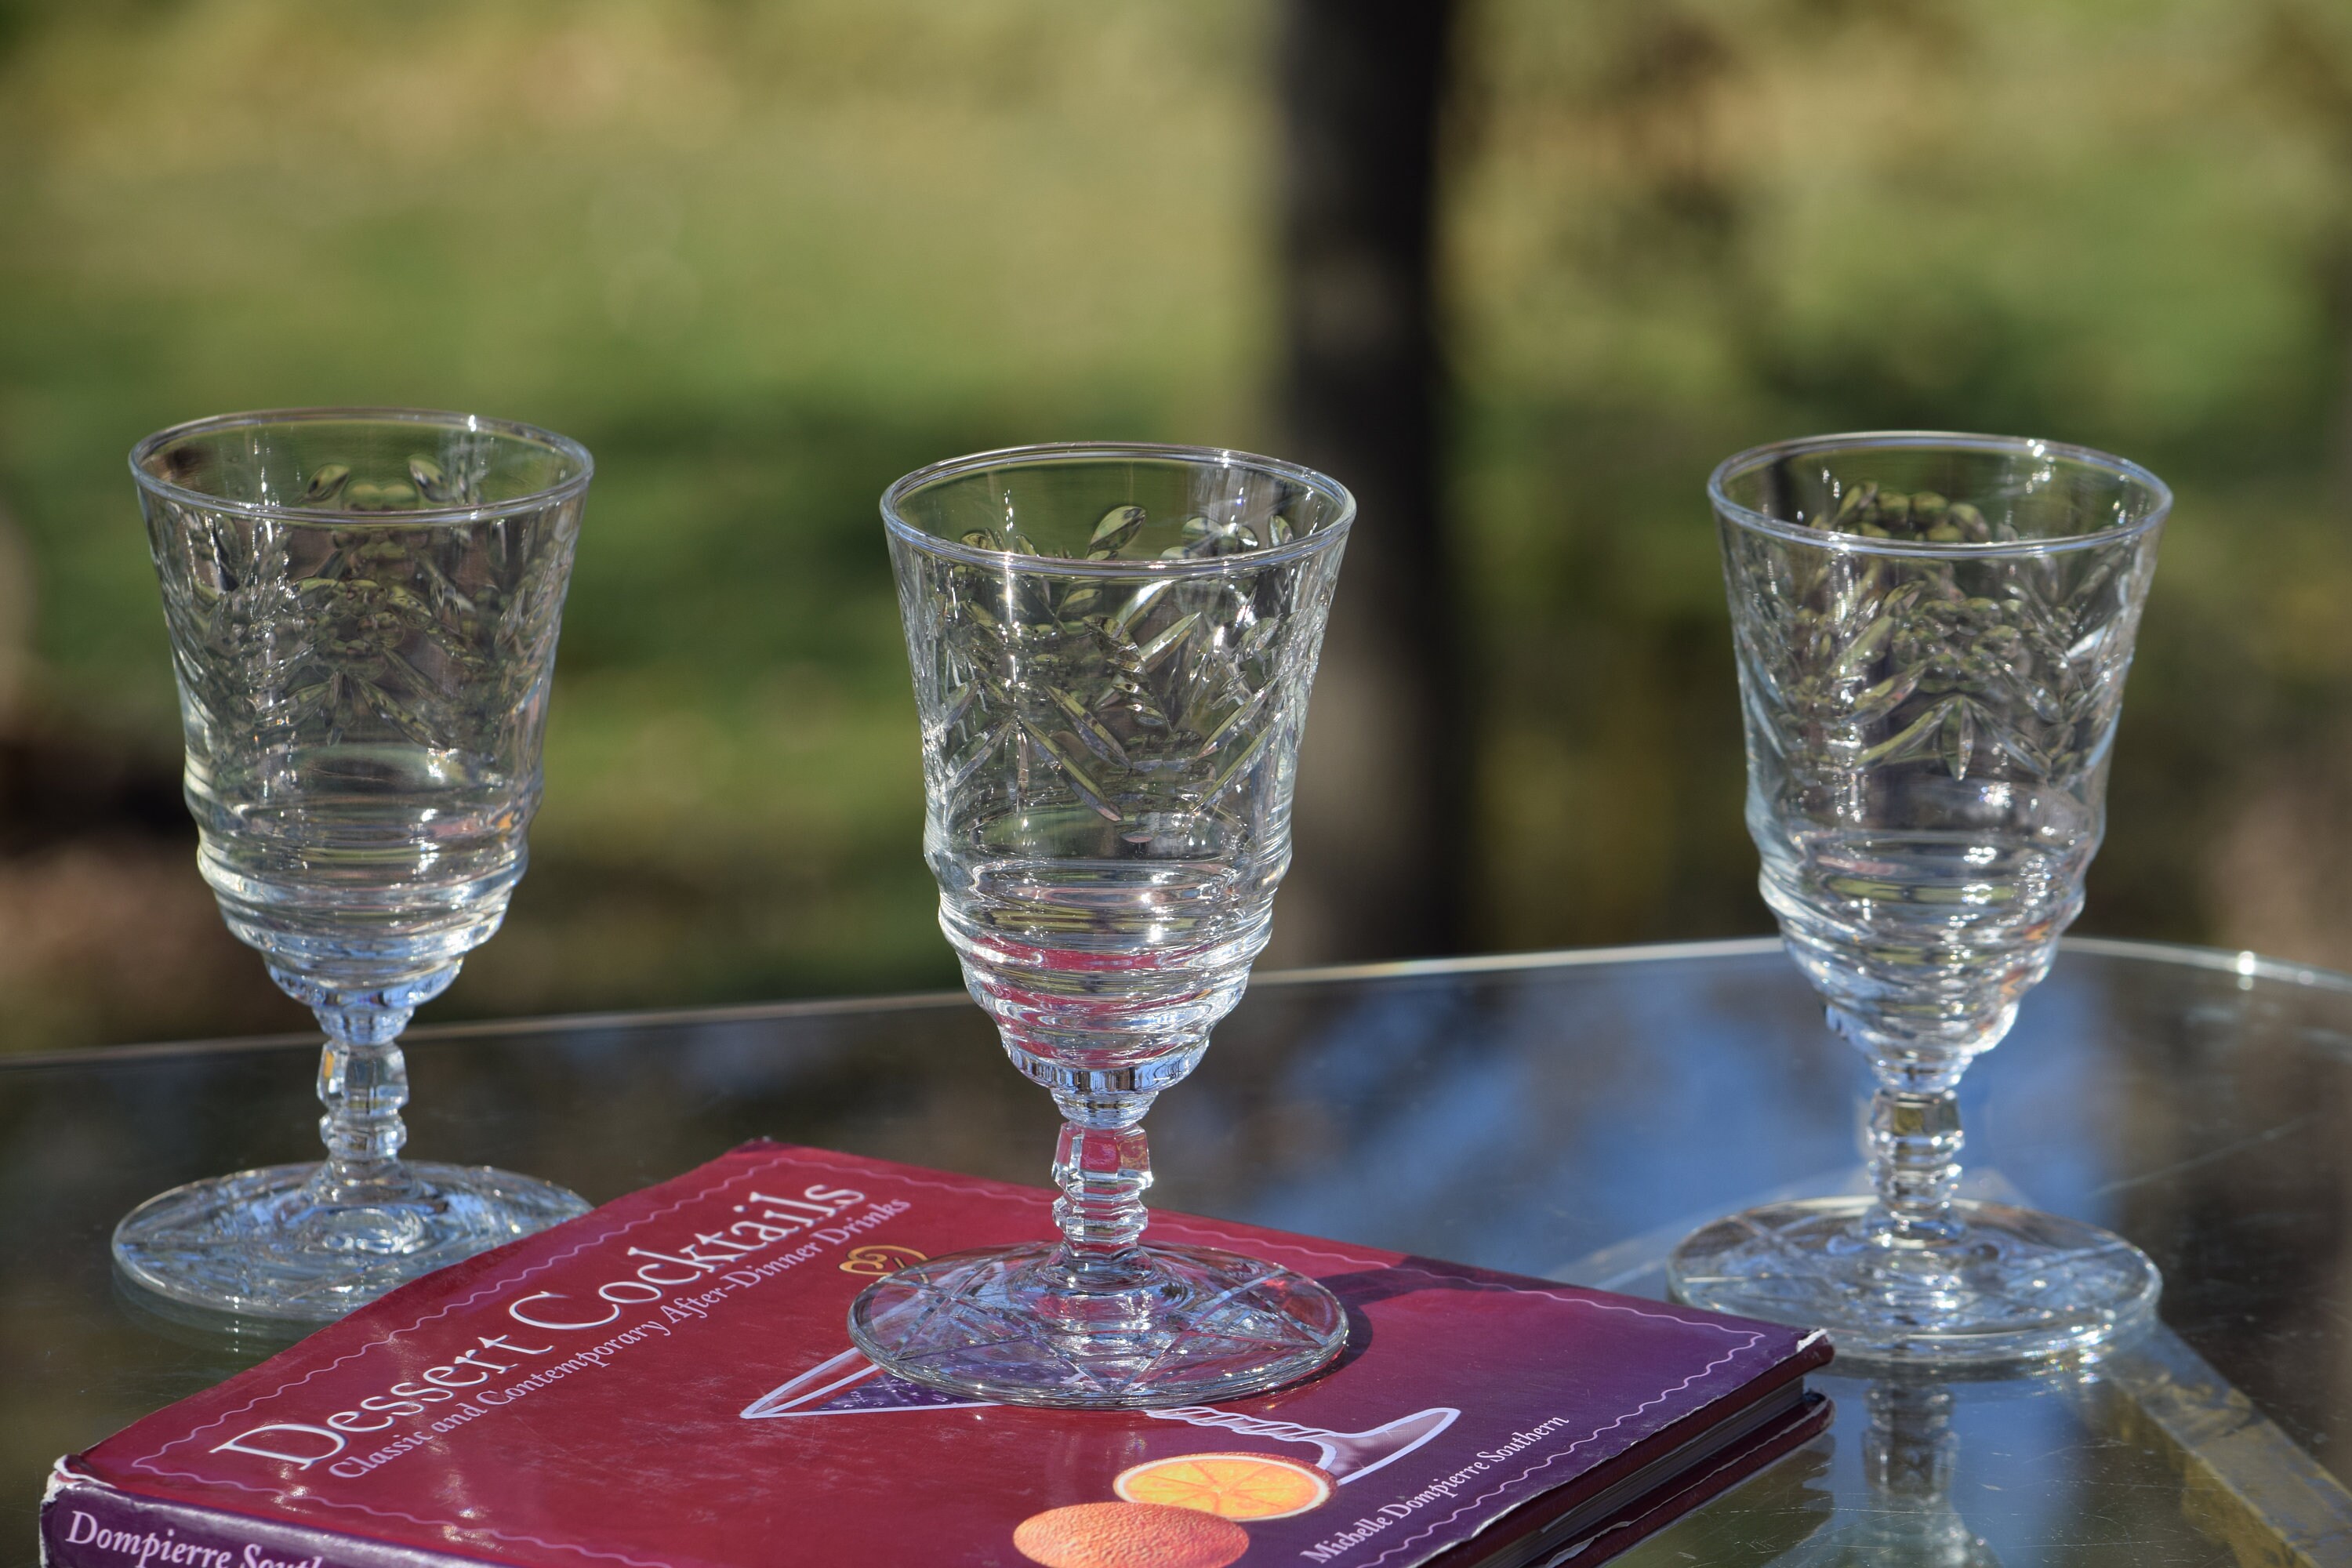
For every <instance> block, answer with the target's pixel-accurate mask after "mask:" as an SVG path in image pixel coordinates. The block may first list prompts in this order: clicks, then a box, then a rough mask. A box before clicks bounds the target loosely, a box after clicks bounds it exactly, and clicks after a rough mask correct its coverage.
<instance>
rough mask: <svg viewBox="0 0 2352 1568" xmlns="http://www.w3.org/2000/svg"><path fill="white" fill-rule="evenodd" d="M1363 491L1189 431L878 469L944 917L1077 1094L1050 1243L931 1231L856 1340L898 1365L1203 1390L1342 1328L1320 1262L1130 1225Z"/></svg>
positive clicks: (1230, 942)
mask: <svg viewBox="0 0 2352 1568" xmlns="http://www.w3.org/2000/svg"><path fill="white" fill-rule="evenodd" d="M1354 512H1355V503H1354V501H1353V500H1351V499H1350V498H1349V494H1348V492H1347V491H1346V490H1345V489H1341V488H1340V487H1339V485H1338V484H1336V483H1334V482H1333V481H1332V480H1330V479H1326V478H1325V477H1323V476H1322V475H1320V474H1317V473H1314V472H1311V471H1309V470H1307V469H1306V468H1298V467H1297V466H1295V465H1293V464H1289V463H1283V462H1276V461H1274V460H1272V459H1269V458H1254V457H1249V456H1246V455H1244V454H1241V453H1236V452H1227V451H1219V450H1212V449H1204V448H1197V447H1144V446H1055V447H1022V448H1017V449H1014V450H1010V451H1003V452H991V453H985V454H982V455H981V456H978V457H971V458H959V459H956V460H954V461H952V462H947V463H941V464H939V465H937V466H935V467H932V468H924V469H922V470H920V471H919V472H916V473H913V474H909V475H908V476H907V477H906V478H905V479H900V480H899V481H898V483H897V484H895V485H892V486H891V487H890V489H888V490H887V492H886V493H885V494H884V496H883V498H882V514H883V521H884V522H885V523H886V525H887V531H888V536H889V542H890V555H891V563H892V565H893V568H894V570H895V572H896V574H897V577H898V604H899V609H900V611H901V613H902V616H903V618H904V620H905V623H906V632H907V646H908V656H909V658H910V659H911V661H912V664H913V668H914V678H915V699H916V707H917V709H918V710H919V715H920V718H921V721H922V746H923V779H924V794H925V799H926V805H927V810H926V813H925V819H924V834H923V847H924V854H925V856H926V858H928V860H929V864H930V868H931V870H932V873H933V875H934V876H935V877H936V878H937V879H938V881H939V885H940V926H941V927H942V929H944V931H946V933H947V937H948V941H949V942H950V944H951V945H952V946H953V947H954V949H955V951H956V955H957V957H958V958H959V959H960V960H961V963H962V965H963V973H964V979H965V983H966V984H968V985H969V987H970V988H971V994H972V995H973V997H974V998H975V999H976V1000H977V1001H978V1002H979V1003H980V1005H982V1007H983V1008H985V1009H986V1010H987V1012H988V1013H989V1015H990V1016H992V1018H993V1019H994V1020H995V1021H996V1025H997V1027H998V1030H999V1032H1000V1034H1001V1035H1002V1037H1003V1042H1004V1048H1005V1052H1006V1054H1007V1055H1008V1056H1010V1057H1011V1058H1012V1059H1013V1066H1015V1067H1016V1068H1019V1069H1020V1070H1021V1071H1022V1072H1024V1073H1025V1074H1026V1075H1027V1076H1028V1077H1030V1078H1031V1079H1034V1080H1035V1081H1036V1082H1037V1083H1038V1084H1039V1085H1041V1086H1042V1087H1043V1088H1045V1089H1046V1090H1047V1091H1048V1092H1049V1093H1051V1094H1052V1095H1053V1097H1054V1100H1055V1104H1056V1105H1057V1106H1058V1107H1059V1108H1060V1110H1061V1112H1062V1116H1063V1119H1064V1124H1063V1128H1062V1133H1061V1142H1060V1147H1059V1149H1058V1151H1057V1152H1056V1155H1055V1162H1054V1174H1055V1180H1056V1182H1057V1183H1058V1184H1059V1185H1060V1187H1061V1190H1062V1196H1061V1199H1060V1201H1059V1202H1058V1203H1056V1204H1055V1217H1056V1219H1057V1220H1058V1222H1059V1224H1060V1226H1061V1230H1062V1236H1061V1239H1060V1240H1059V1241H1057V1242H1039V1243H1036V1244H1033V1245H1028V1246H1022V1247H1009V1248H1003V1249H998V1250H992V1251H982V1252H967V1253H959V1254H956V1255H954V1256H951V1257H947V1258H934V1259H931V1260H929V1261H928V1262H924V1263H919V1264H917V1265H915V1266H913V1267H912V1268H907V1269H904V1270H902V1271H900V1272H899V1273H898V1274H896V1275H893V1276H891V1277H889V1278H887V1279H882V1280H878V1281H877V1282H876V1283H875V1284H874V1285H873V1286H872V1287H870V1288H869V1289H867V1290H866V1292H865V1293H864V1294H863V1295H861V1296H860V1297H859V1298H858V1299H857V1301H856V1305H855V1306H854V1307H853V1308H852V1310H851V1314H850V1332H851V1336H852V1338H853V1339H855V1340H856V1343H857V1345H858V1347H859V1348H860V1349H861V1350H863V1351H864V1352H866V1354H867V1355H869V1356H871V1357H872V1358H873V1359H874V1361H875V1362H877V1363H879V1364H880V1365H881V1366H883V1367H884V1368H886V1369H887V1370H888V1371H890V1372H892V1373H896V1374H898V1376H900V1377H903V1378H907V1379H908V1380H910V1381H912V1382H915V1383H919V1384H926V1385H928V1386H931V1387H935V1388H940V1389H944V1390H948V1391H950V1392H952V1393H957V1394H966V1395H971V1396H974V1397H979V1398H984V1399H992V1400H1001V1401H1004V1402H1008V1403H1014V1404H1027V1405H1062V1406H1071V1407H1122V1406H1124V1407H1139V1406H1150V1405H1202V1404H1208V1403H1211V1402H1213V1401H1216V1400H1220V1399H1225V1398H1230V1397H1234V1396H1237V1395H1240V1394H1249V1393H1254V1392H1256V1391H1259V1390H1262V1389H1267V1388H1272V1387H1275V1386H1276V1385H1277V1384H1284V1383H1287V1382H1290V1381H1292V1380H1293V1379H1296V1378H1298V1377H1302V1376H1305V1375H1306V1374H1307V1373H1311V1372H1313V1371H1315V1370H1316V1369H1317V1368H1318V1367H1320V1366H1322V1365H1323V1364H1324V1363H1327V1362H1328V1361H1329V1360H1330V1359H1331V1358H1332V1357H1333V1356H1335V1355H1337V1354H1338V1353H1339V1350H1340V1349H1341V1347H1342V1346H1343V1345H1344V1344H1345V1342H1346V1339H1347V1323H1346V1318H1345V1315H1344V1313H1343V1312H1342V1310H1341V1309H1340V1307H1339V1302H1338V1301H1337V1300H1334V1299H1333V1298H1332V1296H1331V1295H1330V1293H1329V1292H1328V1291H1327V1290H1325V1289H1322V1288H1321V1287H1320V1286H1318V1285H1317V1284H1316V1283H1314V1282H1313V1281H1312V1280H1310V1279H1306V1278H1304V1277H1303V1276H1300V1275H1298V1274H1296V1273H1293V1272H1292V1271H1291V1270H1289V1269H1286V1268H1279V1267H1277V1266H1276V1265H1274V1264H1271V1263H1265V1262H1262V1261H1260V1260H1258V1259H1255V1258H1242V1257H1237V1256H1234V1255H1233V1254H1230V1253H1226V1252H1221V1251H1216V1250H1213V1249H1211V1248H1207V1247H1181V1246H1172V1245H1171V1246H1161V1245H1150V1244H1145V1243H1144V1242H1142V1241H1141V1239H1140V1237H1142V1234H1143V1230H1144V1224H1145V1215H1144V1208H1143V1191H1144V1189H1145V1187H1147V1186H1148V1185H1150V1181H1151V1167H1150V1157H1149V1155H1148V1153H1147V1152H1146V1148H1145V1144H1144V1136H1143V1131H1142V1127H1141V1125H1140V1123H1141V1121H1142V1120H1143V1115H1144V1112H1145V1111H1147V1110H1150V1106H1151V1102H1152V1100H1153V1099H1154V1097H1155V1096H1157V1095H1158V1094H1159V1093H1160V1091H1161V1090H1162V1089H1168V1088H1170V1087H1171V1086H1172V1085H1174V1084H1175V1083H1177V1082H1178V1081H1179V1080H1181V1079H1183V1078H1184V1076H1185V1075H1186V1074H1188V1073H1190V1072H1191V1071H1192V1068H1193V1067H1194V1066H1195V1065H1197V1064H1198V1063H1199V1061H1200V1059H1201V1056H1202V1052H1204V1051H1205V1050H1207V1048H1208V1045H1209V1032H1210V1030H1211V1029H1212V1028H1213V1026H1215V1025H1216V1023H1217V1021H1218V1020H1219V1019H1221V1018H1223V1016H1225V1015H1226V1014H1227V1013H1228V1012H1230V1011H1232V1009H1233V1006H1234V1003H1236V1002H1238V1001H1239V1000H1240V999H1241V994H1242V991H1243V988H1244V986H1245V985H1246V984H1248V981H1249V969H1250V963H1251V961H1252V960H1253V959H1255V957H1256V956H1257V954H1258V952H1260V950H1262V949H1263V948H1264V947H1265V941H1266V935H1267V931H1268V930H1269V926H1270V921H1271V920H1272V914H1273V903H1274V895H1275V889H1276V885H1277V884H1278V883H1279V882H1280V881H1281V879H1282V874H1283V871H1284V869H1285V868H1286V867H1287V866H1288V865H1289V863H1290V806H1291V795H1292V786H1293V782H1294V776H1295V765H1296V761H1297V750H1298V739H1299V732H1300V730H1301V727H1302V726H1303V725H1304V723H1305V721H1306V717H1307V688H1308V685H1309V683H1310V682H1311V681H1312V679H1313V678H1314V673H1315V659H1316V654H1317V650H1318V647H1320V645H1321V641H1322V636H1323V626H1324V621H1325V618H1326V616H1327V614H1328V609H1329V606H1330V602H1331V591H1332V584H1333V582H1334V580H1335V578H1336V576H1337V574H1338V572H1339V554H1340V550H1341V547H1342V546H1343V545H1344V543H1345V542H1346V539H1347V533H1348V527H1349V521H1350V520H1351V519H1352V518H1353V516H1354Z"/></svg>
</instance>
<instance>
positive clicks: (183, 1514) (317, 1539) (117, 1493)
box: [41, 1463, 482, 1568]
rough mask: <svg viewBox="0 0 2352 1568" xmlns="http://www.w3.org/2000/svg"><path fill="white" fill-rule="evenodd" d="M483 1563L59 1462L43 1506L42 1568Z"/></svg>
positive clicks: (395, 1567)
mask: <svg viewBox="0 0 2352 1568" xmlns="http://www.w3.org/2000/svg"><path fill="white" fill-rule="evenodd" d="M480 1561H482V1560H480V1559H476V1558H467V1557H457V1556H449V1555H446V1554H444V1553H441V1552H419V1551H416V1550H415V1549H414V1548H411V1547H405V1546H394V1545H390V1544H388V1543H386V1542H381V1541H370V1540H367V1539H366V1538H364V1537H362V1536H356V1535H345V1534H343V1533H341V1531H331V1530H320V1529H318V1528H316V1527H314V1526H310V1525H305V1524H288V1523H284V1522H281V1521H277V1520H268V1519H257V1518H254V1517H253V1516H251V1515H249V1514H242V1513H231V1512H228V1511H226V1510H219V1509H209V1508H200V1507H197V1506H196V1505H194V1504H193V1503H184V1502H167V1501H164V1500H162V1499H159V1498H148V1497H141V1496H139V1495H138V1494H137V1493H135V1492H127V1491H124V1490H122V1489H121V1488H119V1487H113V1486H109V1485H108V1484H107V1483H106V1482H104V1481H101V1480H98V1479H95V1478H93V1477H89V1476H85V1475H79V1474H77V1473H75V1472H74V1471H73V1470H72V1469H71V1468H69V1467H68V1466H67V1465H65V1464H63V1463H60V1464H59V1465H58V1468H57V1469H56V1470H55V1471H53V1472H52V1473H51V1475H50V1477H49V1486H48V1490H47V1493H46V1495H44V1496H43V1497H42V1499H41V1563H42V1565H43V1568H457V1565H461V1564H463V1565H471V1564H474V1563H478V1562H480Z"/></svg>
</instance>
